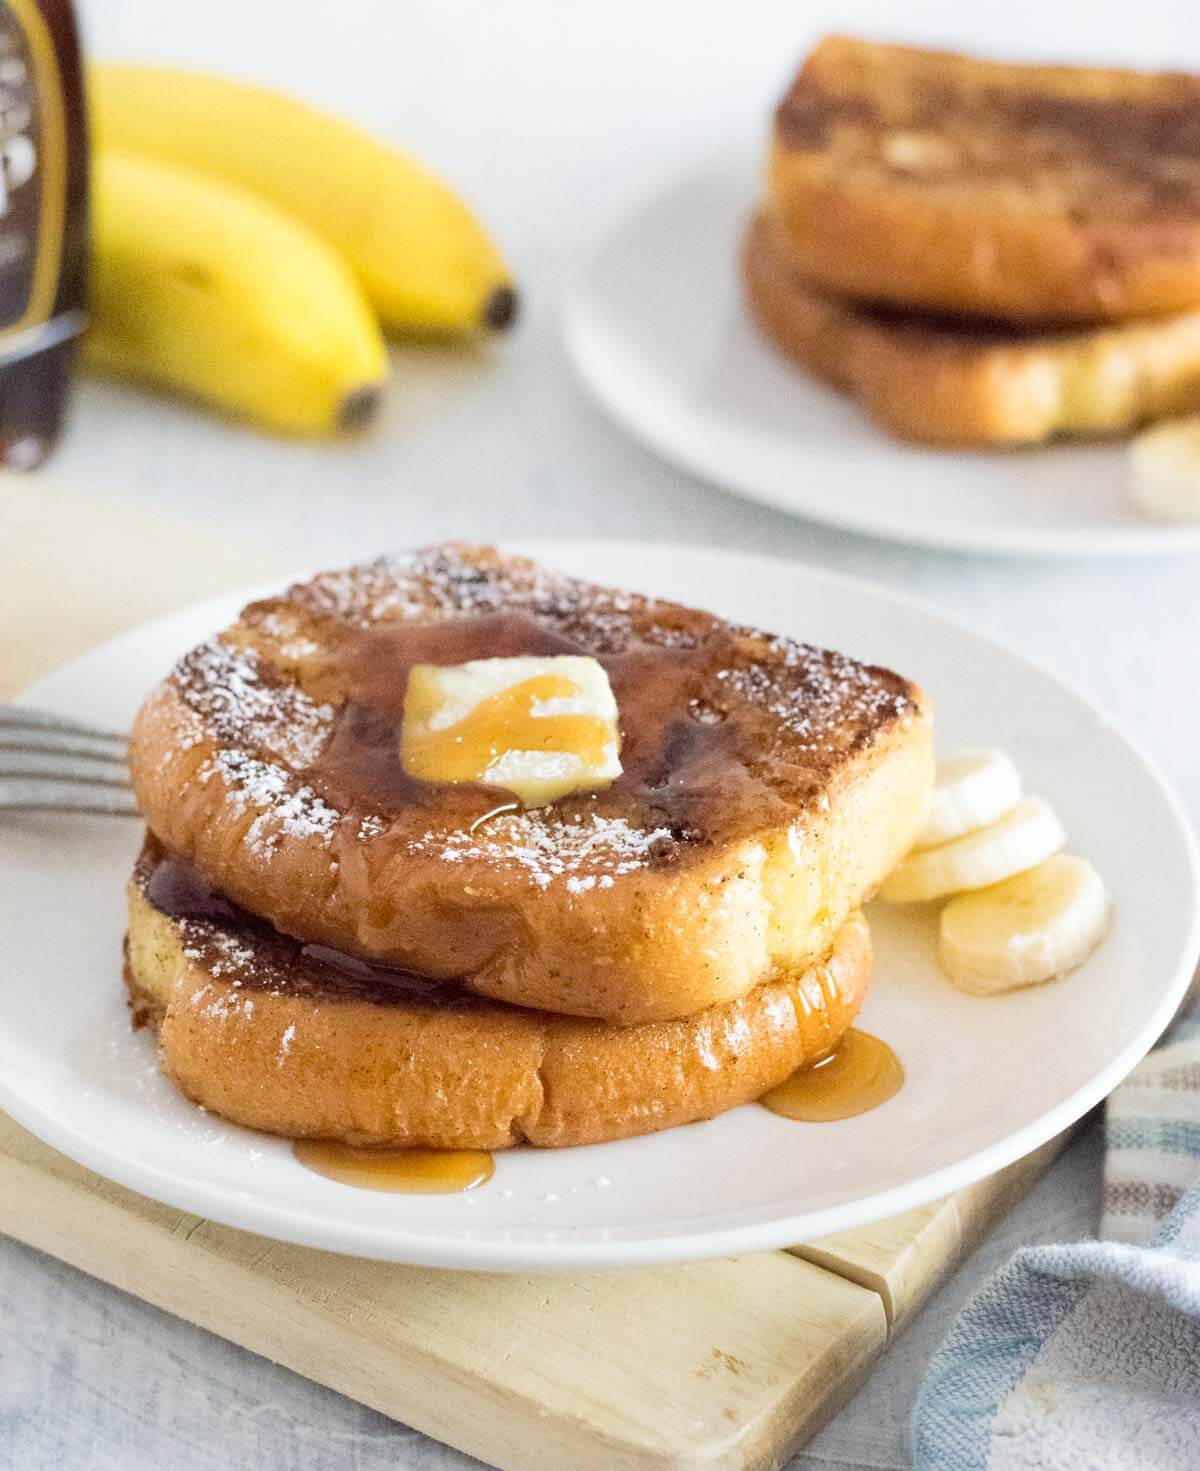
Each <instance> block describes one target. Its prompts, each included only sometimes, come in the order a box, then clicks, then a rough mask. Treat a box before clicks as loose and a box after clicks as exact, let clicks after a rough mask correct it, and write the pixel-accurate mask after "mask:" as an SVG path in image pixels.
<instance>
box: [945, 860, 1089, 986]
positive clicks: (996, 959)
mask: <svg viewBox="0 0 1200 1471" xmlns="http://www.w3.org/2000/svg"><path fill="white" fill-rule="evenodd" d="M1111 914H1112V901H1111V900H1110V898H1109V896H1108V890H1107V889H1106V888H1105V887H1104V880H1103V879H1102V878H1101V877H1100V875H1099V874H1098V873H1097V872H1096V870H1095V869H1094V868H1093V867H1092V865H1091V864H1090V863H1088V862H1087V861H1086V859H1083V858H1075V857H1073V856H1072V855H1071V854H1069V853H1060V854H1058V856H1057V857H1054V858H1047V859H1046V861H1045V862H1044V863H1039V864H1038V865H1037V867H1036V868H1031V869H1029V870H1028V871H1027V872H1025V873H1019V874H1016V875H1015V876H1014V877H1013V878H1008V879H1004V880H1003V881H1002V882H1001V883H998V884H992V885H991V887H990V888H986V889H979V890H977V891H976V892H975V893H974V894H963V895H962V896H961V897H960V898H958V899H952V900H951V901H950V903H949V904H947V905H946V907H945V909H943V910H942V922H941V932H940V936H939V940H938V954H939V956H940V957H941V962H942V966H943V968H944V970H945V972H946V974H947V975H948V976H949V977H950V979H951V980H952V981H953V982H954V984H955V985H956V986H958V987H959V988H960V989H961V990H963V991H970V992H971V993H972V994H973V995H975V996H990V995H993V994H994V993H996V992H998V991H1012V990H1015V989H1016V988H1017V987H1018V986H1036V985H1037V984H1038V983H1039V982H1040V981H1051V980H1054V979H1055V978H1056V977H1058V976H1065V975H1066V974H1067V973H1068V972H1069V971H1073V970H1075V969H1077V968H1078V967H1079V966H1081V965H1082V964H1083V962H1084V961H1085V960H1086V959H1087V958H1088V956H1089V955H1091V953H1092V951H1093V950H1095V948H1096V946H1097V945H1099V943H1100V941H1101V940H1102V939H1103V938H1104V936H1105V934H1106V933H1107V931H1108V925H1109V919H1110V917H1111Z"/></svg>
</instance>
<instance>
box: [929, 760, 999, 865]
mask: <svg viewBox="0 0 1200 1471" xmlns="http://www.w3.org/2000/svg"><path fill="white" fill-rule="evenodd" d="M1020 800H1021V777H1020V774H1019V772H1018V771H1017V768H1016V767H1015V766H1014V765H1013V763H1012V761H1011V760H1010V759H1009V758H1008V757H1007V756H1006V755H1005V754H1004V752H1003V751H997V750H994V749H990V748H984V747H971V748H970V749H967V750H963V751H955V752H953V753H952V754H951V755H949V756H943V757H942V758H941V760H939V761H938V764H937V773H936V775H935V777H934V782H933V803H932V805H931V807H930V809H929V821H928V823H927V824H926V826H925V831H924V832H923V833H922V834H921V837H920V839H919V840H918V842H917V847H918V848H932V847H934V846H935V845H936V844H938V843H948V842H949V841H950V840H951V839H952V838H961V837H963V836H964V834H966V833H970V832H974V831H975V830H976V828H981V827H987V826H988V824H989V823H992V822H995V821H996V819H997V818H999V817H1003V816H1004V814H1005V813H1006V812H1010V811H1011V810H1012V809H1013V808H1014V807H1015V806H1016V805H1017V803H1018V802H1019V801H1020Z"/></svg>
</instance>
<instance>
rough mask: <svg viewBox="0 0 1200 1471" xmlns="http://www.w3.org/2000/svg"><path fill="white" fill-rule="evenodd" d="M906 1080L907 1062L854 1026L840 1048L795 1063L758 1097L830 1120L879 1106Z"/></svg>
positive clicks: (778, 1109)
mask: <svg viewBox="0 0 1200 1471" xmlns="http://www.w3.org/2000/svg"><path fill="white" fill-rule="evenodd" d="M903 1082H904V1068H903V1067H902V1066H901V1063H900V1059H899V1058H898V1057H897V1056H896V1054H895V1053H894V1052H893V1051H892V1049H891V1048H890V1047H889V1046H888V1045H887V1043H886V1042H881V1041H880V1040H879V1038H878V1037H873V1036H872V1035H871V1034H870V1032H860V1031H858V1030H857V1029H856V1028H854V1027H851V1029H850V1030H849V1031H848V1032H847V1033H846V1035H845V1036H844V1037H843V1038H842V1040H841V1042H840V1043H839V1044H838V1047H837V1050H836V1051H834V1052H831V1053H830V1054H829V1056H828V1057H825V1058H822V1060H821V1061H820V1062H817V1063H813V1064H811V1065H810V1066H808V1067H802V1068H797V1069H796V1071H795V1072H794V1073H793V1074H792V1075H791V1077H790V1078H785V1079H784V1081H783V1082H782V1083H779V1084H778V1085H777V1086H776V1087H774V1088H772V1089H771V1090H770V1091H769V1092H767V1093H764V1094H763V1096H762V1097H761V1098H760V1099H759V1100H758V1101H759V1102H760V1103H761V1104H762V1106H763V1107H764V1108H767V1109H770V1111H771V1112H772V1113H777V1114H781V1115H782V1116H783V1117H784V1118H785V1119H799V1120H800V1121H801V1122H803V1123H807V1124H826V1123H832V1122H833V1121H834V1120H836V1119H852V1118H854V1117H855V1115H856V1114H860V1113H866V1112H868V1110H870V1109H872V1108H878V1107H879V1105H880V1104H881V1103H886V1102H887V1101H888V1099H889V1098H891V1097H893V1095H895V1094H896V1093H898V1092H899V1091H900V1088H901V1085H902V1084H903Z"/></svg>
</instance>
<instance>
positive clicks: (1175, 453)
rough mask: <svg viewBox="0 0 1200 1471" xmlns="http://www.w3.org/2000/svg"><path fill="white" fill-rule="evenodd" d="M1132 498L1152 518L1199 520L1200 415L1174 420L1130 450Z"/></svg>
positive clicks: (1144, 436) (1150, 432)
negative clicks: (1199, 416)
mask: <svg viewBox="0 0 1200 1471" xmlns="http://www.w3.org/2000/svg"><path fill="white" fill-rule="evenodd" d="M1128 490H1129V499H1130V500H1131V501H1132V502H1133V504H1134V505H1135V506H1136V507H1137V509H1138V510H1139V511H1141V512H1142V514H1143V515H1144V516H1149V517H1150V519H1151V520H1152V521H1172V522H1175V523H1176V524H1187V523H1189V522H1190V523H1195V522H1198V521H1200V418H1191V419H1171V420H1169V421H1168V422H1167V423H1165V424H1160V425H1159V426H1158V427H1157V428H1156V429H1149V430H1147V431H1146V432H1145V433H1144V434H1139V435H1138V437H1137V438H1136V439H1135V440H1134V442H1133V444H1132V445H1131V446H1130V450H1129V478H1128Z"/></svg>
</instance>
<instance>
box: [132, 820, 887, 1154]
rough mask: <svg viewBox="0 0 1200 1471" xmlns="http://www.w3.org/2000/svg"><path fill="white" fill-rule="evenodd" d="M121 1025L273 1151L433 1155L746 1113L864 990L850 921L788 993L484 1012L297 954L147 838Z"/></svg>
mask: <svg viewBox="0 0 1200 1471" xmlns="http://www.w3.org/2000/svg"><path fill="white" fill-rule="evenodd" d="M128 897H129V927H128V932H127V937H126V962H125V978H126V984H127V986H128V989H129V999H130V1005H131V1007H132V1009H133V1016H134V1023H135V1025H149V1026H152V1027H153V1028H154V1029H155V1030H156V1032H157V1033H158V1039H159V1063H160V1066H161V1067H162V1070H163V1071H164V1073H165V1074H166V1075H167V1076H168V1077H169V1078H170V1079H171V1080H172V1081H173V1082H174V1083H175V1084H176V1086H177V1087H178V1088H179V1089H180V1090H181V1091H182V1092H183V1093H185V1094H186V1095H187V1096H188V1097H189V1098H191V1099H192V1100H193V1101H194V1102H196V1103H199V1104H202V1105H203V1106H204V1107H205V1108H207V1109H209V1110H210V1111H212V1112H214V1113H218V1114H220V1115H221V1116H222V1117H224V1118H227V1119H230V1120H232V1121H233V1122H234V1123H238V1124H242V1125H244V1126H246V1127H248V1128H254V1129H262V1130H264V1131H266V1132H268V1133H273V1134H282V1135H284V1136H286V1137H288V1138H293V1139H296V1138H320V1139H339V1140H344V1141H346V1142H347V1143H351V1144H377V1145H420V1146H425V1147H428V1148H433V1149H502V1148H505V1147H507V1146H508V1145H511V1144H519V1143H529V1144H535V1145H539V1146H542V1147H559V1146H563V1145H574V1144H595V1143H600V1142H602V1141H604V1140H609V1139H624V1138H628V1137H629V1136H631V1135H634V1134H648V1133H651V1132H654V1131H656V1130H659V1129H668V1128H672V1127H674V1126H675V1125H676V1124H686V1123H691V1122H693V1121H694V1120H696V1119H706V1118H712V1117H713V1116H714V1115H715V1114H718V1113H721V1112H723V1111H724V1110H726V1109H729V1108H734V1107H736V1106H737V1105H738V1104H742V1103H749V1102H751V1101H752V1100H753V1099H756V1098H759V1097H761V1095H762V1094H763V1093H765V1092H766V1091H767V1089H769V1088H772V1087H774V1086H775V1085H776V1084H777V1083H780V1082H782V1081H783V1079H784V1078H786V1077H787V1076H788V1075H789V1074H790V1073H792V1072H793V1071H795V1069H796V1068H798V1067H801V1066H803V1065H805V1064H807V1063H811V1062H815V1061H816V1060H817V1059H819V1058H821V1057H823V1056H825V1055H826V1054H827V1053H829V1052H831V1051H832V1050H833V1049H834V1048H835V1047H836V1046H837V1044H838V1042H839V1041H840V1040H841V1038H842V1036H843V1035H844V1034H845V1032H846V1030H847V1028H848V1027H849V1026H850V1023H851V1022H852V1021H853V1019H854V1016H855V1014H856V1013H857V1011H858V1009H859V1006H860V1005H861V1004H862V999H863V996H864V994H865V992H866V988H867V981H868V976H869V972H870V959H871V943H870V935H869V933H868V930H867V925H866V921H865V920H864V919H863V917H862V915H861V914H857V913H856V914H853V915H851V916H850V917H849V918H848V919H847V920H846V922H845V924H843V925H842V926H841V928H840V929H839V930H838V931H837V933H836V934H835V935H834V936H833V939H832V943H831V946H830V949H829V952H828V954H826V955H825V956H823V957H822V958H821V959H820V960H819V961H817V962H816V963H815V964H814V965H811V966H809V967H807V968H806V969H805V970H803V971H801V972H799V973H797V974H796V975H794V976H787V977H782V978H780V979H779V980H777V981H769V982H767V983H765V984H764V985H762V986H759V987H756V988H755V989H754V990H752V991H751V992H750V993H749V994H748V995H747V996H744V997H739V998H738V999H737V1000H735V1001H729V1002H724V1003H722V1004H721V1005H718V1006H713V1007H708V1008H706V1009H705V1010H704V1011H702V1012H700V1013H698V1014H697V1015H696V1016H691V1017H684V1018H681V1019H677V1020H674V1021H658V1022H643V1023H640V1024H637V1025H634V1026H629V1027H621V1026H615V1025H613V1024H612V1023H611V1022H603V1021H593V1020H585V1019H583V1018H579V1017H566V1016H547V1015H546V1014H544V1013H541V1012H535V1011H528V1010H525V1009H524V1008H521V1007H514V1006H508V1005H506V1004H505V1003H503V1002H499V1001H488V1000H485V999H482V998H480V997H478V996H475V995H472V994H471V993H470V992H466V991H463V990H461V989H460V988H458V987H454V986H443V985H437V984H435V983H431V982H428V981H421V980H418V979H416V978H414V977H412V976H405V975H403V974H401V973H398V972H385V971H383V970H381V969H379V968H377V967H374V966H370V965H367V964H365V963H363V962H360V961H355V960H352V959H351V958H350V957H349V956H345V955H341V956H339V955H337V954H336V953H335V952H333V951H329V950H324V951H322V950H321V949H320V947H316V946H311V945H302V944H301V943H300V942H299V941H297V940H289V939H286V938H285V937H283V936H281V935H280V934H278V933H277V932H276V931H274V930H272V929H271V928H270V927H269V926H267V925H265V924H264V923H262V922H261V921H259V920H256V919H254V918H253V916H251V915H249V914H246V913H244V912H241V911H239V910H237V909H236V908H235V907H234V906H232V905H230V904H229V903H228V901H225V900H223V899H221V897H220V896H219V895H216V894H214V893H213V892H212V891H210V890H208V889H207V888H206V886H205V885H204V884H203V883H202V882H200V881H199V879H198V876H197V875H196V874H195V873H194V871H190V870H188V869H186V868H184V867H182V866H181V865H179V864H177V863H175V862H173V861H171V860H169V859H167V858H166V855H165V854H164V853H163V852H162V850H161V849H160V848H159V846H158V845H157V843H156V842H155V841H154V839H153V838H148V839H147V842H146V844H145V846H144V848H143V850H142V853H141V855H140V857H139V859H138V862H137V865H136V867H135V870H134V874H133V878H132V879H131V881H130V884H129V896H128Z"/></svg>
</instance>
